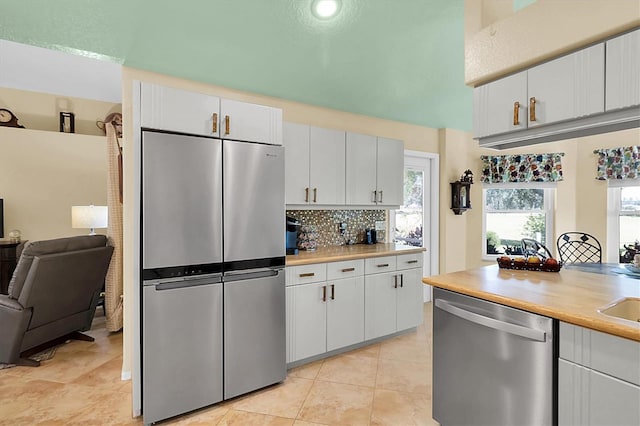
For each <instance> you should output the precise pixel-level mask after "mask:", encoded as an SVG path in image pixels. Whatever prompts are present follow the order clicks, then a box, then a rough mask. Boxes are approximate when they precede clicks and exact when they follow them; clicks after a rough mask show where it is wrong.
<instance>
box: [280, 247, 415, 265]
mask: <svg viewBox="0 0 640 426" xmlns="http://www.w3.org/2000/svg"><path fill="white" fill-rule="evenodd" d="M363 246H364V247H365V248H362V251H359V252H356V253H350V252H349V251H350V250H352V249H351V248H350V247H354V246H346V248H345V249H344V252H343V253H341V252H340V250H339V249H336V248H332V249H331V250H332V251H331V252H330V253H327V252H326V251H323V250H321V249H319V250H318V251H317V252H305V254H304V255H305V257H304V258H296V256H295V255H288V256H287V257H286V266H300V265H312V264H315V263H330V262H341V261H344V260H358V259H367V258H372V257H382V256H398V255H403V254H413V253H421V252H424V251H427V249H426V248H424V247H410V248H409V246H407V248H405V247H404V246H400V247H393V244H384V245H381V246H375V245H374V246H365V245H363ZM340 247H342V246H340ZM369 248H370V250H371V251H367V250H368V249H369Z"/></svg>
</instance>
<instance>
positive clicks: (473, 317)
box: [436, 299, 547, 342]
mask: <svg viewBox="0 0 640 426" xmlns="http://www.w3.org/2000/svg"><path fill="white" fill-rule="evenodd" d="M436 307H437V308H440V309H442V310H443V311H445V312H448V313H450V314H451V315H455V316H457V317H459V318H462V319H464V320H467V321H470V322H473V323H476V324H479V325H482V326H485V327H489V328H493V329H494V330H498V331H504V332H505V333H510V334H515V335H516V336H520V337H524V338H527V339H530V340H536V341H538V342H544V341H546V336H547V333H546V332H544V331H542V330H536V329H535V328H528V327H523V326H521V325H516V324H511V323H508V322H504V321H500V320H497V319H493V318H490V317H485V316H483V315H479V314H476V313H475V312H469V311H467V310H465V309H462V308H458V307H457V306H454V305H452V304H451V303H448V302H446V301H444V300H442V299H436Z"/></svg>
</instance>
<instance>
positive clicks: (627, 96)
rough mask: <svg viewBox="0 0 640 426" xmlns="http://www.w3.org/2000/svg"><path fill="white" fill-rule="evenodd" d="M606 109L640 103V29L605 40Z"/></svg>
mask: <svg viewBox="0 0 640 426" xmlns="http://www.w3.org/2000/svg"><path fill="white" fill-rule="evenodd" d="M606 63H607V72H606V90H607V91H606V98H605V99H606V108H605V109H606V110H607V111H612V110H616V109H620V108H627V107H630V106H637V105H640V30H635V31H633V32H630V33H628V34H624V35H621V36H619V37H616V38H613V39H611V40H608V41H607V62H606Z"/></svg>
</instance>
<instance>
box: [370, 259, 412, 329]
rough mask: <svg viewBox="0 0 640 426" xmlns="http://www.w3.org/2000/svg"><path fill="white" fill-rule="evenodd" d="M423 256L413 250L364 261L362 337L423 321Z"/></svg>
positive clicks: (406, 327) (409, 326)
mask: <svg viewBox="0 0 640 426" xmlns="http://www.w3.org/2000/svg"><path fill="white" fill-rule="evenodd" d="M422 257H423V256H422V253H414V254H405V255H398V256H388V257H378V258H373V259H367V260H366V261H365V274H366V275H365V314H364V319H365V326H364V337H365V340H369V339H375V338H377V337H382V336H385V335H387V334H392V333H395V332H397V331H402V330H406V329H408V328H411V327H416V326H417V325H419V324H421V323H422V306H423V302H422V281H421V278H422ZM378 271H381V273H379V272H378ZM389 271H392V272H389Z"/></svg>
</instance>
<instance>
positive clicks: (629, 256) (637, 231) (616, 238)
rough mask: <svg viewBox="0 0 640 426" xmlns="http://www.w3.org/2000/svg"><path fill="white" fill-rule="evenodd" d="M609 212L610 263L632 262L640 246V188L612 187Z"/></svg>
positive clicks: (610, 189)
mask: <svg viewBox="0 0 640 426" xmlns="http://www.w3.org/2000/svg"><path fill="white" fill-rule="evenodd" d="M609 210H610V211H609V213H610V215H609V224H608V229H607V246H609V247H611V248H610V249H608V256H607V257H608V261H609V262H614V263H617V262H624V263H628V262H631V261H633V253H635V252H636V250H637V248H636V245H638V244H640V186H622V187H610V188H609ZM630 248H631V250H629V249H630Z"/></svg>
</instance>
